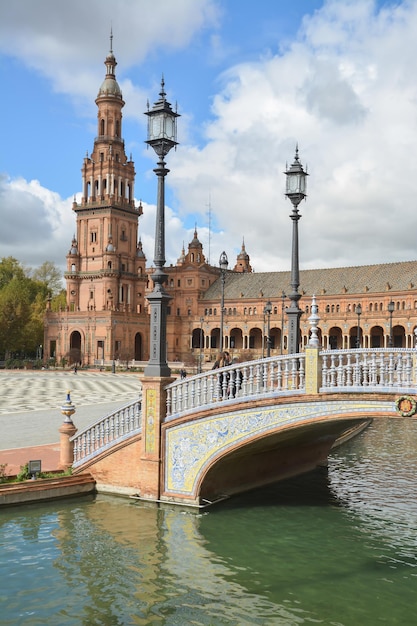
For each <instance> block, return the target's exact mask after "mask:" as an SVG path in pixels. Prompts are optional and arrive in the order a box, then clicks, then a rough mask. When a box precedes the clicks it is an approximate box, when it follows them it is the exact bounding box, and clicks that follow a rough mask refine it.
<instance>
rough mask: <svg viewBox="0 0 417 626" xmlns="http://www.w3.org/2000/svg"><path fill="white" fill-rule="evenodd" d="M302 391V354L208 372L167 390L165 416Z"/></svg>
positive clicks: (303, 362) (303, 364)
mask: <svg viewBox="0 0 417 626" xmlns="http://www.w3.org/2000/svg"><path fill="white" fill-rule="evenodd" d="M304 390H305V355H304V354H293V355H288V356H287V355H285V356H279V357H270V358H267V359H260V360H258V361H249V362H247V363H236V364H235V365H230V366H228V367H223V368H219V369H215V370H210V371H209V372H206V373H204V374H198V375H197V376H193V377H192V378H188V379H187V378H185V379H181V380H177V381H175V382H174V383H171V384H170V385H169V386H168V387H167V417H166V419H170V418H173V417H174V416H175V417H178V416H179V415H183V414H184V413H187V412H190V411H193V410H196V409H198V408H204V407H207V406H209V405H211V404H213V403H220V402H222V403H230V402H232V401H236V400H239V399H245V400H247V399H248V398H251V397H256V396H258V397H259V396H265V395H268V394H273V393H277V392H279V393H302V392H304Z"/></svg>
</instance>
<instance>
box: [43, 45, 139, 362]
mask: <svg viewBox="0 0 417 626" xmlns="http://www.w3.org/2000/svg"><path fill="white" fill-rule="evenodd" d="M116 65H117V62H116V59H115V57H114V54H113V49H112V36H111V37H110V52H109V54H108V55H107V57H106V60H105V66H106V76H105V78H104V81H103V83H102V85H101V87H100V89H99V92H98V95H97V98H96V101H95V102H96V104H97V108H98V111H97V136H96V138H95V140H94V148H93V151H92V153H91V155H90V156H88V154H87V155H86V156H85V158H84V162H83V166H82V169H81V172H82V197H81V202H80V203H77V202H76V201H75V200H74V203H73V206H72V208H73V211H74V212H75V214H76V216H77V220H76V236H74V237H73V240H72V243H71V248H70V250H69V252H68V254H67V271H66V272H65V280H66V290H67V307H66V309H67V310H66V311H61V312H60V313H58V314H54V313H52V312H51V311H49V312H48V313H47V316H46V337H45V338H46V341H45V349H46V351H47V354H48V356H49V357H53V356H55V357H56V358H57V360H58V361H60V360H61V359H62V358H66V359H67V360H68V359H69V360H70V361H80V362H83V363H86V364H88V365H91V364H94V363H98V364H99V363H100V362H104V361H109V360H115V359H119V360H122V361H128V360H130V359H136V360H144V359H146V358H147V357H148V354H147V353H148V347H147V346H148V324H149V319H148V315H147V314H146V312H145V305H144V302H145V288H146V281H147V276H146V271H145V264H146V259H145V255H144V254H143V251H142V245H141V242H140V241H139V240H138V218H139V216H140V215H141V213H142V206H141V204H139V206H135V201H134V182H135V168H134V163H133V161H132V158H131V157H130V158H129V159H128V158H127V156H126V154H125V148H124V140H123V138H122V109H123V106H124V104H125V103H124V101H123V98H122V92H121V89H120V87H119V84H118V82H117V80H116V75H115V68H116Z"/></svg>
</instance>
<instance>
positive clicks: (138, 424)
mask: <svg viewBox="0 0 417 626" xmlns="http://www.w3.org/2000/svg"><path fill="white" fill-rule="evenodd" d="M141 430H142V399H141V398H139V399H138V400H135V401H134V402H130V403H129V404H126V405H125V406H123V407H121V408H120V409H117V411H114V412H113V413H110V414H108V415H106V416H105V417H102V418H100V419H99V420H97V421H96V422H94V424H92V425H91V426H88V427H87V428H84V430H82V431H80V432H79V433H76V434H75V435H74V436H73V437H71V440H72V441H74V462H73V465H72V466H73V468H74V469H76V468H77V467H79V466H80V465H82V464H83V463H86V462H87V461H90V460H92V459H93V458H94V457H96V456H98V455H99V454H101V453H102V452H104V451H105V450H106V449H108V448H110V447H112V446H114V445H116V444H117V443H120V442H121V441H123V440H124V439H128V438H130V437H132V435H135V434H137V433H140V432H141Z"/></svg>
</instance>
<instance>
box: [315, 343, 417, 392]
mask: <svg viewBox="0 0 417 626" xmlns="http://www.w3.org/2000/svg"><path fill="white" fill-rule="evenodd" d="M415 357H416V351H415V350H412V349H405V348H404V349H402V348H385V349H383V348H370V349H365V348H359V349H355V350H326V351H322V352H320V358H321V377H322V384H321V388H320V391H322V392H328V391H333V390H337V391H340V390H343V389H346V390H350V389H353V388H360V390H361V391H362V392H364V391H365V392H366V391H367V390H369V391H371V390H373V389H376V390H378V391H383V390H384V389H386V390H387V391H392V390H393V388H396V389H402V390H411V389H413V390H414V391H415V388H416V373H415V371H414V369H415Z"/></svg>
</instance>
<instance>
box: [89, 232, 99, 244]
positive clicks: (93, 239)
mask: <svg viewBox="0 0 417 626" xmlns="http://www.w3.org/2000/svg"><path fill="white" fill-rule="evenodd" d="M90 243H97V232H96V231H95V230H92V231H91V233H90Z"/></svg>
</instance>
